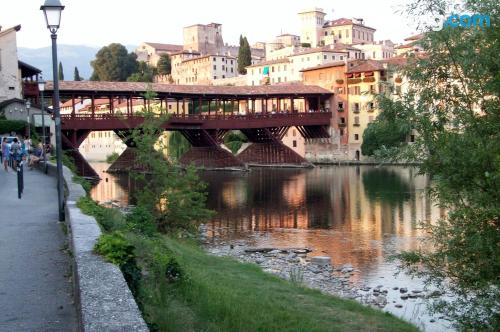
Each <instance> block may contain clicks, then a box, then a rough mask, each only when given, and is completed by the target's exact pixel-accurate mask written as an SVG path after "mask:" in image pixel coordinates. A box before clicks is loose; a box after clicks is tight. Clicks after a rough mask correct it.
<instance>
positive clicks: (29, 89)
mask: <svg viewBox="0 0 500 332" xmlns="http://www.w3.org/2000/svg"><path fill="white" fill-rule="evenodd" d="M39 93H40V92H39V91H38V83H37V82H23V96H24V98H30V97H33V98H38V94H39Z"/></svg>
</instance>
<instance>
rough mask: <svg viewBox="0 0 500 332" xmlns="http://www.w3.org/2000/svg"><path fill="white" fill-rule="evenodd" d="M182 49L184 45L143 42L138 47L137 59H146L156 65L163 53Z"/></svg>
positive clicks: (145, 60) (136, 50)
mask: <svg viewBox="0 0 500 332" xmlns="http://www.w3.org/2000/svg"><path fill="white" fill-rule="evenodd" d="M180 51H182V45H173V44H161V43H150V42H143V43H141V44H140V45H139V46H138V47H137V48H136V49H135V54H136V55H137V61H144V62H146V63H147V64H148V65H150V66H153V67H156V66H157V65H158V60H160V57H161V55H162V54H168V55H170V54H172V53H176V52H180Z"/></svg>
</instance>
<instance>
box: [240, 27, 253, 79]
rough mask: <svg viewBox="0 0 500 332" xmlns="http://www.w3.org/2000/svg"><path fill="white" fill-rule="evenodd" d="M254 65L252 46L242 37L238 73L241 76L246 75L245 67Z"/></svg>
mask: <svg viewBox="0 0 500 332" xmlns="http://www.w3.org/2000/svg"><path fill="white" fill-rule="evenodd" d="M251 64H252V52H251V49H250V44H249V43H248V40H247V37H243V36H241V35H240V48H239V50H238V72H239V73H240V74H246V73H247V70H246V68H245V67H247V66H250V65H251Z"/></svg>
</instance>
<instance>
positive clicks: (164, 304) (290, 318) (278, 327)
mask: <svg viewBox="0 0 500 332" xmlns="http://www.w3.org/2000/svg"><path fill="white" fill-rule="evenodd" d="M163 241H164V244H165V246H166V247H167V248H168V249H169V250H171V252H172V253H173V254H174V256H175V257H176V259H177V261H178V262H179V265H180V266H181V268H182V269H183V270H184V271H185V273H186V275H187V276H188V277H187V279H186V280H184V281H181V282H180V283H176V284H168V283H166V282H160V283H157V284H156V285H153V284H149V285H147V286H146V287H142V291H143V292H144V293H143V295H146V296H148V297H149V298H150V299H155V300H153V301H151V302H149V303H147V305H146V306H145V309H146V312H147V314H148V315H149V316H148V319H150V320H152V321H154V322H155V323H156V324H157V327H158V328H159V330H162V331H417V328H416V327H414V326H412V325H411V324H409V323H406V322H404V321H402V320H399V319H397V318H395V317H394V316H392V315H390V314H388V313H384V312H382V311H379V310H374V309H371V308H368V307H365V306H362V305H361V304H359V303H357V302H354V301H350V300H343V299H339V298H336V297H333V296H328V295H325V294H322V293H320V292H319V291H315V290H311V289H306V288H303V287H299V286H297V285H294V284H292V283H290V282H287V281H285V280H282V279H279V278H277V277H275V276H272V275H269V274H266V273H264V272H262V270H261V269H260V268H259V267H258V266H256V265H253V264H242V263H239V262H237V261H235V260H233V259H230V258H223V257H215V256H211V255H207V254H206V253H204V252H203V251H202V250H200V249H199V248H197V247H196V246H193V245H191V244H189V243H185V242H182V241H179V240H175V239H172V238H168V237H164V239H163Z"/></svg>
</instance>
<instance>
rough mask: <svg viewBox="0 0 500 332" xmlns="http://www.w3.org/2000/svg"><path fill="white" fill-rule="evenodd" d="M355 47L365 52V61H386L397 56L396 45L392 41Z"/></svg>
mask: <svg viewBox="0 0 500 332" xmlns="http://www.w3.org/2000/svg"><path fill="white" fill-rule="evenodd" d="M355 47H356V48H357V49H360V50H361V51H362V52H363V59H367V60H368V59H372V60H384V59H389V58H392V57H394V56H395V55H396V51H395V50H394V43H393V42H392V41H390V40H383V41H378V42H373V43H360V44H356V45H355Z"/></svg>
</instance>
